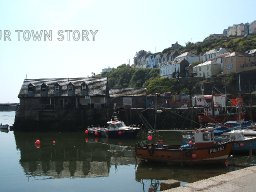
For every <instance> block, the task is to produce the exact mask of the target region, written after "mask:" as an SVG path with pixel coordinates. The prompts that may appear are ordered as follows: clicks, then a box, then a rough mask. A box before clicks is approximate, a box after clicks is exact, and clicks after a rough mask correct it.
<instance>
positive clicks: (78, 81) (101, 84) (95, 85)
mask: <svg viewBox="0 0 256 192" xmlns="http://www.w3.org/2000/svg"><path fill="white" fill-rule="evenodd" d="M70 83H72V85H74V87H75V95H82V94H81V85H82V84H83V83H86V84H87V85H88V89H89V95H90V96H97V95H106V89H107V78H96V77H87V78H85V77H80V78H43V79H25V80H24V81H23V84H22V86H21V89H20V92H19V95H18V97H19V98H21V97H27V95H28V85H30V84H31V85H33V86H34V87H35V94H34V97H41V85H42V84H46V85H47V86H48V95H49V96H50V95H54V88H55V85H59V86H61V92H60V95H59V96H68V91H67V86H68V84H70Z"/></svg>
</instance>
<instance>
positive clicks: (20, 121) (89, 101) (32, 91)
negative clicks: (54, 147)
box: [14, 77, 109, 130]
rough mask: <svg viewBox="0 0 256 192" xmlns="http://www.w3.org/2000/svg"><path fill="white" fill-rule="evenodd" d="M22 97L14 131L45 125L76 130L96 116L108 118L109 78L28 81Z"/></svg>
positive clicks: (22, 90) (25, 83) (20, 93)
mask: <svg viewBox="0 0 256 192" xmlns="http://www.w3.org/2000/svg"><path fill="white" fill-rule="evenodd" d="M18 97H19V99H20V106H19V108H18V110H17V112H16V116H15V124H14V125H15V126H14V129H21V130H23V129H31V128H32V129H37V128H36V127H39V128H38V129H40V127H41V128H42V127H43V124H44V123H45V124H46V125H47V126H53V127H55V128H57V127H60V126H61V127H63V129H64V127H66V126H67V128H68V129H71V130H72V129H76V128H78V127H79V126H85V125H87V124H88V123H89V122H91V121H92V120H93V118H94V117H95V116H97V118H98V120H100V119H101V118H102V120H103V119H104V118H103V116H104V115H103V113H102V112H103V111H104V110H106V108H107V101H108V98H109V91H108V86H107V78H95V77H88V78H48V79H47V78H44V79H25V80H24V82H23V84H22V86H21V89H20V92H19V95H18ZM44 129H48V128H47V127H45V128H44Z"/></svg>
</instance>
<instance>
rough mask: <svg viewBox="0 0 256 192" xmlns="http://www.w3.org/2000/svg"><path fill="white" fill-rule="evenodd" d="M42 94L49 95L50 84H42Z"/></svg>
mask: <svg viewBox="0 0 256 192" xmlns="http://www.w3.org/2000/svg"><path fill="white" fill-rule="evenodd" d="M41 96H45V97H46V96H48V85H47V84H46V83H43V84H42V85H41Z"/></svg>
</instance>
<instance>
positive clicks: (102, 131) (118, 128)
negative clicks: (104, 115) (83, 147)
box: [86, 117, 141, 138]
mask: <svg viewBox="0 0 256 192" xmlns="http://www.w3.org/2000/svg"><path fill="white" fill-rule="evenodd" d="M140 130H141V128H140V127H131V126H127V125H125V123H124V122H123V121H120V120H118V119H117V117H114V118H113V119H111V120H110V121H108V122H107V127H89V128H87V130H86V133H87V134H89V135H93V136H96V137H107V138H135V137H136V136H137V134H138V133H139V131H140Z"/></svg>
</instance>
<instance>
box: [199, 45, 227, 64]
mask: <svg viewBox="0 0 256 192" xmlns="http://www.w3.org/2000/svg"><path fill="white" fill-rule="evenodd" d="M227 52H228V51H227V50H226V49H225V48H219V49H211V50H209V51H207V52H205V53H204V54H203V62H205V61H209V60H213V59H216V58H217V57H219V56H220V55H222V54H224V53H227Z"/></svg>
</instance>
